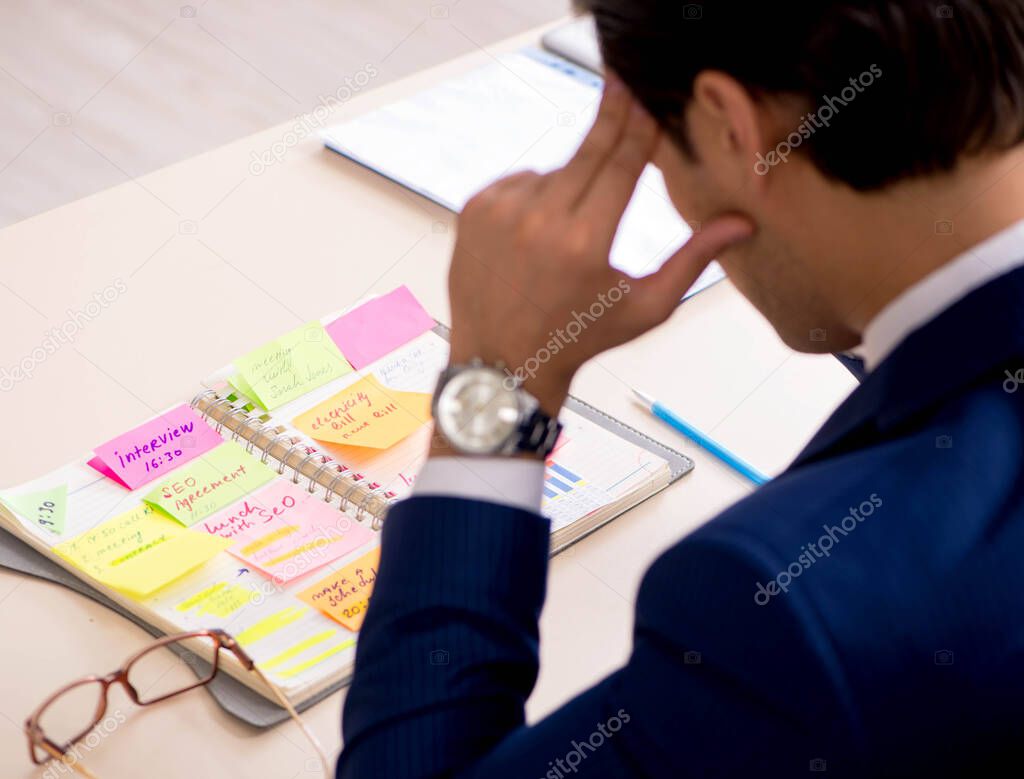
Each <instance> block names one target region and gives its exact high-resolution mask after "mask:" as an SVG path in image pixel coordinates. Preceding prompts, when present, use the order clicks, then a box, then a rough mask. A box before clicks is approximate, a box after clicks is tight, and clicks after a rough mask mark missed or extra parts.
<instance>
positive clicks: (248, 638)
mask: <svg viewBox="0 0 1024 779" xmlns="http://www.w3.org/2000/svg"><path fill="white" fill-rule="evenodd" d="M447 354H448V341H447V331H446V330H445V329H444V328H443V327H442V326H440V325H438V324H437V323H436V322H434V321H433V320H432V319H429V317H428V316H427V315H426V313H425V312H424V311H423V310H422V308H421V307H419V304H418V303H417V302H416V301H415V299H414V298H413V297H412V295H411V293H409V292H408V290H406V289H405V288H399V289H398V290H395V291H394V292H392V293H389V294H388V295H383V296H380V297H379V298H375V299H372V300H369V301H366V302H364V303H363V304H361V305H359V306H356V307H353V308H352V309H350V310H349V311H346V312H341V313H340V314H334V315H331V316H329V317H324V318H323V319H322V320H319V321H317V322H311V323H308V324H307V325H305V326H303V327H302V328H299V329H298V330H296V331H293V332H292V333H288V334H285V335H284V336H282V337H281V338H279V339H277V340H276V341H274V342H272V343H271V344H267V345H264V346H262V347H258V348H257V349H255V350H254V351H253V352H252V353H250V354H247V355H244V356H243V357H241V358H239V359H238V360H236V361H235V362H234V363H233V364H232V365H231V366H228V367H226V368H224V369H222V370H220V371H218V372H216V373H215V374H213V375H212V376H210V377H208V379H207V380H206V381H204V382H203V385H204V386H203V388H202V390H201V391H200V392H198V393H197V394H196V395H195V397H193V398H192V399H191V401H190V402H189V403H184V402H183V403H182V404H180V405H179V406H175V407H172V408H171V409H168V410H167V411H166V412H163V413H162V414H160V415H157V416H156V417H154V418H152V419H150V420H147V421H146V422H144V423H143V424H141V425H140V426H138V427H136V428H133V429H132V430H130V431H127V432H126V433H124V434H122V435H121V436H118V437H117V438H115V439H113V440H112V441H109V442H107V443H106V444H102V445H99V446H97V447H96V449H95V451H94V452H93V453H92V456H90V457H88V458H82V459H81V460H79V461H77V462H74V463H71V464H69V465H67V466H64V467H62V468H59V469H57V470H56V471H53V472H51V473H49V474H47V475H45V476H42V477H40V478H39V479H35V480H33V481H31V482H28V483H26V484H22V485H19V486H17V487H12V488H9V489H5V490H0V526H2V527H3V528H4V529H5V530H7V531H9V532H10V533H11V534H13V535H14V536H15V537H16V538H18V539H20V540H21V541H23V542H24V543H26V544H27V545H28V546H30V547H32V549H34V550H35V551H36V552H38V553H39V554H41V555H42V556H44V557H45V558H47V559H48V560H49V561H50V562H52V563H56V564H58V565H60V566H61V568H63V569H64V570H66V571H68V572H70V573H71V574H73V575H74V576H75V577H76V578H77V579H79V580H80V581H81V582H83V583H84V584H85V585H88V586H89V587H91V588H92V589H93V590H95V591H97V592H98V593H100V594H101V595H102V596H105V597H106V598H107V599H109V601H110V602H112V604H113V605H114V607H115V608H117V609H118V610H121V611H124V612H127V613H128V614H130V615H132V617H133V618H134V619H136V620H137V621H141V622H143V623H145V624H146V625H147V626H149V627H150V628H151V629H152V631H153V632H155V633H172V632H182V631H188V630H194V629H199V628H209V627H219V628H222V629H224V630H227V631H228V632H230V633H231V634H232V635H234V636H235V637H236V638H237V639H238V640H239V641H240V642H241V643H242V645H243V646H244V647H245V648H246V650H247V651H248V652H249V654H250V655H251V656H252V657H253V658H254V659H255V661H256V662H257V663H258V664H259V665H260V666H261V667H262V669H263V670H264V672H265V673H267V674H268V675H269V676H270V678H271V679H273V681H274V682H275V683H276V684H278V685H279V686H280V687H281V688H282V689H283V690H284V692H285V693H286V694H287V695H288V696H289V698H290V699H292V700H293V701H294V702H295V703H296V704H298V705H300V706H301V705H302V704H303V703H308V702H310V701H312V700H318V699H320V698H322V697H323V696H324V695H325V694H327V693H328V692H330V691H331V690H333V689H336V688H337V687H339V686H341V685H342V684H344V683H345V682H346V681H347V679H348V678H349V677H350V675H351V671H352V666H353V662H354V655H355V646H356V641H357V639H358V631H359V626H360V625H361V623H362V617H363V615H364V614H365V610H366V605H367V603H368V601H369V598H370V596H371V595H372V585H373V581H374V579H375V577H376V566H377V560H378V555H379V533H378V531H379V530H380V528H381V527H382V525H383V523H385V522H386V514H387V509H388V507H389V506H390V505H391V503H392V502H394V501H395V500H398V499H400V498H402V497H404V496H407V495H408V494H409V493H410V492H411V489H412V485H413V483H414V482H415V474H416V472H417V471H418V469H419V467H420V465H421V464H422V462H423V461H424V459H425V457H426V453H427V447H428V446H429V439H430V436H431V434H432V424H431V422H430V419H429V410H428V407H427V406H425V405H424V404H425V403H427V401H428V399H429V393H430V391H431V390H432V389H433V385H434V383H435V381H436V378H437V375H438V374H439V372H440V371H441V369H442V368H443V366H444V365H445V363H446V361H447ZM561 419H562V421H563V423H564V425H565V432H564V434H563V436H562V438H561V439H560V440H559V443H558V445H557V447H556V449H555V451H554V452H553V454H552V456H551V458H550V459H549V460H548V463H547V465H548V468H547V475H546V481H545V489H544V506H543V513H544V514H545V515H547V516H548V517H549V518H550V519H551V521H552V553H553V554H554V553H557V552H558V551H560V550H562V549H564V548H565V547H567V546H568V545H570V544H572V543H574V542H575V541H577V540H579V539H580V538H582V537H583V536H585V535H587V534H588V533H591V532H593V531H594V530H596V529H597V528H598V527H600V526H601V525H602V524H604V523H605V522H608V521H610V520H611V519H612V518H614V517H615V516H618V515H619V514H621V513H622V512H624V511H626V510H628V509H629V508H630V507H632V506H634V505H636V504H637V503H639V502H640V501H642V500H644V499H646V498H647V497H650V496H651V495H653V494H654V493H655V492H657V491H659V490H660V489H663V488H664V487H665V486H667V485H668V484H669V483H671V482H672V481H674V480H676V479H678V478H680V477H681V476H682V475H683V474H685V473H687V472H688V471H689V470H690V469H691V468H692V467H693V465H692V462H691V461H690V460H689V459H688V458H686V457H685V456H683V455H681V454H679V453H678V452H675V451H674V450H672V449H669V448H667V447H665V446H663V445H661V444H659V443H657V442H656V441H654V440H652V439H650V438H648V437H646V436H644V435H642V434H640V433H639V432H637V431H635V430H632V429H631V428H628V427H626V426H625V425H623V424H621V423H619V422H617V421H616V420H614V419H612V418H611V417H609V416H607V415H605V414H603V413H601V412H600V411H598V410H597V409H594V408H593V407H591V406H589V405H587V404H585V403H583V402H581V401H579V400H577V399H570V400H569V402H568V403H567V404H566V407H565V410H564V411H563V413H562V416H561ZM52 578H55V579H56V578H58V577H52ZM222 668H223V670H225V671H227V672H228V673H229V674H230V675H231V676H233V677H234V678H235V679H237V680H238V681H240V682H241V683H242V684H245V685H247V686H249V687H251V688H252V690H254V691H255V692H257V693H259V694H261V695H263V696H264V697H266V698H269V697H270V693H269V691H267V690H263V689H260V686H259V684H258V682H256V681H254V680H253V679H252V678H250V677H251V676H252V675H251V674H248V673H247V672H245V671H244V670H242V669H241V667H240V666H238V665H237V663H236V662H234V661H233V660H232V659H231V658H229V657H226V656H225V657H224V658H222ZM222 705H224V704H223V701H222ZM227 708H231V707H227ZM239 709H242V710H244V709H245V707H244V706H241V707H238V706H236V707H235V709H233V710H232V713H235V714H237V715H239V716H241V717H242V718H247V716H246V714H245V713H244V711H243V713H241V714H239ZM261 717H265V715H261ZM249 721H253V720H251V719H250V720H249ZM266 721H270V720H269V719H267V720H266ZM260 724H265V722H263V723H260Z"/></svg>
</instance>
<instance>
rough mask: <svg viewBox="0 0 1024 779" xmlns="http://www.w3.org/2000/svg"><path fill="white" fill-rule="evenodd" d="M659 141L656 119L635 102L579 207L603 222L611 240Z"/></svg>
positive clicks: (590, 217)
mask: <svg viewBox="0 0 1024 779" xmlns="http://www.w3.org/2000/svg"><path fill="white" fill-rule="evenodd" d="M657 140H658V124H657V122H655V121H654V119H653V118H652V117H651V115H650V114H648V113H647V111H645V110H644V108H643V107H642V106H641V105H640V104H639V103H637V102H636V101H633V104H632V107H631V108H630V113H629V121H628V122H627V124H626V129H625V131H624V132H623V133H622V136H621V137H620V138H619V141H618V143H617V144H616V146H615V148H614V149H613V150H612V153H611V154H610V155H609V156H608V158H607V159H606V161H605V164H604V165H603V166H602V167H601V169H600V171H599V172H598V174H597V176H596V177H595V178H594V180H593V183H592V184H591V186H590V187H589V188H588V189H587V191H586V192H585V193H584V195H583V198H582V200H581V201H580V203H579V206H578V210H579V213H580V214H581V215H582V216H584V217H586V218H589V219H591V220H592V221H593V223H594V224H595V225H601V226H602V228H603V229H605V230H606V231H607V234H608V238H609V239H610V238H612V237H614V235H615V231H616V230H617V229H618V226H619V222H620V221H621V219H622V215H623V213H624V212H625V210H626V206H628V205H629V201H630V200H632V198H633V192H634V191H635V190H636V184H637V181H638V180H639V178H640V174H641V173H643V172H644V168H646V167H647V163H648V162H650V160H651V155H652V154H654V147H655V144H656V143H657Z"/></svg>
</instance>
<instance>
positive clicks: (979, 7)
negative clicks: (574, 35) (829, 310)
mask: <svg viewBox="0 0 1024 779" xmlns="http://www.w3.org/2000/svg"><path fill="white" fill-rule="evenodd" d="M576 4H577V6H578V7H579V8H580V9H581V10H584V11H589V12H591V13H593V15H594V17H595V20H596V22H597V28H598V35H599V37H600V40H601V48H602V52H603V54H604V58H605V62H606V63H607V64H608V65H609V66H610V67H611V68H612V69H614V70H615V71H616V72H617V73H618V74H619V75H620V76H621V77H622V79H623V80H624V81H625V82H626V83H627V84H628V85H629V87H630V88H631V89H632V90H633V92H634V93H635V94H636V95H637V97H638V98H639V99H640V100H641V102H643V103H644V105H645V106H646V107H647V109H648V110H649V111H650V112H651V113H652V114H653V115H654V116H655V118H657V120H658V121H659V123H660V124H661V125H662V126H663V127H664V128H665V130H666V131H667V132H668V133H669V134H670V136H671V137H672V138H673V139H674V140H675V141H676V143H677V144H678V145H679V147H680V148H681V149H682V150H683V151H684V152H686V153H688V154H691V155H692V147H691V145H690V143H689V141H688V138H687V132H686V126H685V121H684V119H683V116H684V109H685V107H686V105H687V103H688V101H689V100H690V98H691V96H692V89H693V81H694V78H695V77H696V76H697V74H698V73H699V72H700V71H702V70H708V69H714V70H720V71H723V72H725V73H728V74H729V75H731V76H732V77H733V78H735V79H736V80H738V81H739V82H740V83H742V84H743V85H744V86H745V87H746V88H747V89H748V90H749V91H750V93H751V94H752V95H753V96H754V97H755V99H762V98H765V97H770V96H772V95H791V96H796V97H799V98H802V99H803V101H804V103H805V105H806V108H805V111H807V112H808V113H807V114H806V115H805V117H801V120H803V119H804V118H806V119H807V121H806V122H804V121H801V122H800V124H799V126H798V127H794V128H793V129H794V132H795V133H796V134H797V135H799V136H800V141H799V142H798V143H796V144H795V146H796V148H797V152H796V153H804V154H807V155H809V157H810V159H811V160H812V161H813V162H814V164H815V165H817V167H818V168H819V169H820V170H821V171H822V172H823V173H824V174H825V175H827V176H829V177H831V178H834V179H838V180H841V181H844V182H846V183H847V184H848V185H849V186H851V187H853V188H854V189H857V190H871V189H877V188H880V187H884V186H885V185H886V184H889V183H891V182H894V181H896V180H898V179H901V178H906V177H909V176H917V175H922V174H929V173H935V172H939V171H948V170H950V169H952V168H953V167H954V166H955V165H956V163H957V161H958V160H959V159H960V158H961V157H963V156H968V155H976V154H979V153H982V152H986V151H990V150H1005V149H1008V148H1010V147H1012V146H1015V145H1016V144H1018V143H1020V142H1021V141H1022V140H1024V0H948V1H947V2H945V3H937V2H924V1H923V0H892V1H891V2H871V1H870V0H862V1H861V2H856V1H855V0H847V1H846V2H840V1H837V2H831V1H830V0H796V1H795V2H787V3H766V2H752V3H749V4H748V3H743V4H733V3H724V2H717V3H706V4H702V5H698V4H695V3H690V4H687V3H682V2H672V0H577V3H576ZM867 74H871V76H870V77H869V76H868V75H867ZM855 82H856V83H855ZM854 93H855V94H854ZM844 98H850V99H844ZM824 106H830V108H831V117H830V120H829V121H828V124H827V126H825V125H823V124H822V123H821V121H820V119H819V117H818V115H817V112H818V111H819V110H822V109H823V108H824ZM823 115H824V112H823ZM812 128H813V129H812ZM791 138H792V136H791ZM780 140H782V139H780ZM793 140H795V139H793ZM768 151H769V150H767V149H766V150H765V152H768Z"/></svg>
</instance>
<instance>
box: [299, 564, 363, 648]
mask: <svg viewBox="0 0 1024 779" xmlns="http://www.w3.org/2000/svg"><path fill="white" fill-rule="evenodd" d="M379 565H380V547H379V546H378V547H377V548H375V549H373V550H372V551H369V552H367V553H366V554H364V555H363V556H362V557H360V558H359V559H358V560H355V561H354V562H351V563H349V564H348V565H346V566H345V567H344V568H342V569H341V570H340V571H336V572H334V573H332V574H331V575H330V576H325V577H324V578H323V579H321V580H320V581H318V582H317V583H316V584H314V585H312V586H311V587H308V588H306V589H305V590H303V591H302V592H300V593H298V595H297V597H298V598H299V600H302V601H305V602H306V603H308V604H309V605H310V606H312V607H313V608H315V609H319V610H320V611H322V612H323V613H324V614H326V615H327V616H328V617H330V618H331V619H333V620H336V621H337V622H340V623H341V624H342V625H344V626H345V627H346V628H348V629H349V630H351V631H352V632H353V633H357V632H358V631H359V628H361V627H362V626H363V620H364V619H365V618H366V608H367V607H368V606H369V605H370V595H371V594H372V593H373V583H374V582H375V581H377V567H378V566H379Z"/></svg>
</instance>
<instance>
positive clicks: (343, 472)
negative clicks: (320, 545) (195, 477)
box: [189, 389, 395, 530]
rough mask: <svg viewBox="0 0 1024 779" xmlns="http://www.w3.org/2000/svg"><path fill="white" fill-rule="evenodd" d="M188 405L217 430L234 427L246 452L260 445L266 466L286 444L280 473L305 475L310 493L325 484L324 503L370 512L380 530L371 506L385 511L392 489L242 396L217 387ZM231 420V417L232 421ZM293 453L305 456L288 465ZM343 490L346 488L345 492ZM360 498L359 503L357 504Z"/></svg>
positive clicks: (295, 480)
mask: <svg viewBox="0 0 1024 779" xmlns="http://www.w3.org/2000/svg"><path fill="white" fill-rule="evenodd" d="M204 401H205V404H204ZM236 404H237V405H236ZM189 405H191V406H192V407H193V408H195V409H196V410H198V411H199V413H200V414H201V415H202V416H203V418H204V419H206V420H207V421H209V422H212V423H213V424H214V425H215V426H216V429H217V432H218V433H219V432H221V431H222V430H223V429H224V427H225V425H227V427H228V428H229V429H230V430H231V439H232V440H233V441H238V440H239V438H241V439H244V440H245V442H246V447H245V448H246V452H248V453H249V454H252V453H253V450H254V449H256V448H258V449H259V450H260V462H261V463H263V464H264V465H266V464H267V462H268V460H269V459H270V458H271V457H274V456H273V455H272V454H271V452H272V450H273V449H274V447H276V446H278V445H280V446H287V447H288V449H287V450H286V451H285V453H284V455H283V456H281V457H274V459H276V460H277V461H278V465H277V472H278V474H280V475H284V472H285V469H286V468H291V469H292V471H293V476H292V482H293V483H294V484H298V483H299V480H300V479H301V478H303V477H305V478H307V479H308V486H307V488H306V489H307V491H308V492H309V493H310V494H312V493H314V492H315V491H316V487H317V486H320V487H323V490H324V502H325V503H330V502H331V501H332V500H333V498H334V497H335V496H337V498H338V510H339V511H347V510H349V509H354V510H355V516H354V517H353V518H354V519H355V520H356V521H357V522H362V521H363V519H364V518H365V517H366V516H367V515H370V516H372V517H373V519H372V522H371V527H372V528H373V529H374V530H380V529H381V527H382V524H383V512H381V515H379V516H378V515H372V514H370V512H369V510H368V507H369V506H370V505H372V504H373V503H374V502H375V501H380V502H381V503H382V504H383V506H384V510H385V511H386V509H387V507H388V506H389V505H390V503H391V502H392V500H393V499H394V498H395V494H394V493H393V492H389V491H387V490H385V489H383V488H382V487H381V486H380V485H379V484H375V483H373V482H369V481H367V479H366V477H365V476H364V475H363V474H361V473H356V472H355V471H353V470H352V469H351V468H349V467H348V466H347V465H345V464H344V463H339V462H337V461H336V460H335V459H334V458H333V457H331V456H330V455H329V454H326V453H324V452H322V451H320V450H319V449H318V448H317V447H315V446H310V445H309V444H306V443H304V442H303V441H302V440H301V439H300V438H297V437H293V436H291V435H289V434H288V433H286V432H284V430H283V429H282V428H280V427H275V426H273V425H271V424H270V420H269V418H268V417H267V416H265V415H260V414H252V413H250V412H251V411H252V408H253V407H252V405H251V404H247V403H246V402H245V401H244V400H243V399H242V398H239V397H237V396H234V395H228V396H227V397H221V396H220V395H219V394H218V393H217V391H216V390H212V389H208V390H204V391H202V392H200V393H198V394H197V395H196V396H195V397H194V398H192V400H191V402H190V404H189ZM229 420H231V422H230V423H229ZM247 429H248V431H249V434H248V435H246V430H247ZM260 438H263V439H264V443H263V445H262V446H260V445H258V444H257V443H256V442H257V440H259V439H260ZM293 455H295V457H298V456H299V455H304V456H302V459H300V460H299V461H298V463H296V464H293V465H289V462H290V461H292V460H293V459H294V458H293ZM318 457H319V458H320V461H321V462H320V465H319V467H318V468H317V469H316V471H314V472H313V473H312V474H311V475H308V476H307V475H306V474H304V473H303V469H304V468H305V467H306V464H307V463H309V462H311V461H315V459H316V458H318ZM331 468H333V469H334V471H335V474H334V476H333V478H332V479H331V481H330V483H329V484H327V485H326V486H324V485H323V484H322V483H321V482H320V479H321V477H322V476H324V474H325V473H328V472H330V469H331ZM339 482H341V484H339ZM345 484H347V485H348V488H347V489H345ZM341 490H344V492H342V491H341ZM360 492H362V493H363V494H362V496H361V497H360V496H359V495H358V493H360ZM357 500H358V505H357V504H356V501H357Z"/></svg>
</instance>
